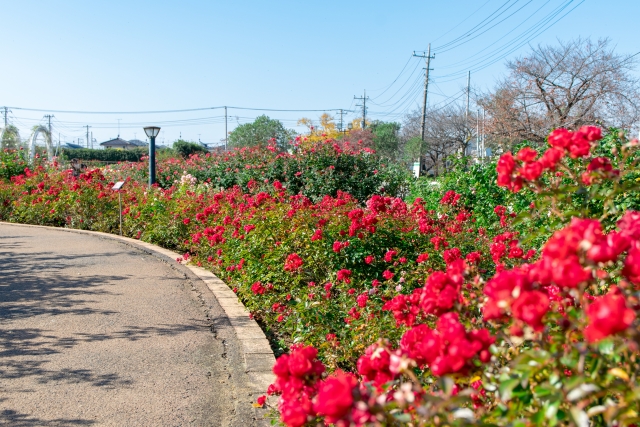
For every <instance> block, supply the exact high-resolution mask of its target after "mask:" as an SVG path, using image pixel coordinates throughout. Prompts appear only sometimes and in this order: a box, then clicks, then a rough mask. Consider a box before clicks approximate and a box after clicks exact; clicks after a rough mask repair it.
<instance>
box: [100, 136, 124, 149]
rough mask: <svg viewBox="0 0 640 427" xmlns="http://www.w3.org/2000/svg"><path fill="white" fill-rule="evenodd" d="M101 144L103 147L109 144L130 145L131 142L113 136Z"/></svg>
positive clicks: (111, 145) (112, 145)
mask: <svg viewBox="0 0 640 427" xmlns="http://www.w3.org/2000/svg"><path fill="white" fill-rule="evenodd" d="M100 145H102V146H103V147H107V146H110V147H114V146H119V147H129V146H130V145H131V144H130V143H129V141H125V140H124V139H122V138H113V139H110V140H108V141H105V142H101V143H100Z"/></svg>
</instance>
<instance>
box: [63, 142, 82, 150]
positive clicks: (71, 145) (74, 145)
mask: <svg viewBox="0 0 640 427" xmlns="http://www.w3.org/2000/svg"><path fill="white" fill-rule="evenodd" d="M64 148H72V149H78V148H84V147H83V146H82V145H78V144H71V143H70V142H65V143H64Z"/></svg>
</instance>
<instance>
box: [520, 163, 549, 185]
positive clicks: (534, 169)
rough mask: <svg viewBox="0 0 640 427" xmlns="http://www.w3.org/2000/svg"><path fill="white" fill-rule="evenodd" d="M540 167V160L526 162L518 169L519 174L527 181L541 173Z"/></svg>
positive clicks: (533, 179)
mask: <svg viewBox="0 0 640 427" xmlns="http://www.w3.org/2000/svg"><path fill="white" fill-rule="evenodd" d="M542 169H543V167H542V163H540V162H532V163H527V164H525V165H524V166H523V167H522V168H521V169H520V176H521V177H523V178H524V179H526V180H527V181H535V180H536V179H538V178H539V177H540V175H542Z"/></svg>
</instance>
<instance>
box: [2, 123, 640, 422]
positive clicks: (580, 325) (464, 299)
mask: <svg viewBox="0 0 640 427" xmlns="http://www.w3.org/2000/svg"><path fill="white" fill-rule="evenodd" d="M600 136H601V135H600V134H599V129H597V128H591V127H585V128H583V129H579V130H578V131H576V132H570V131H567V130H557V131H554V133H552V134H551V135H550V138H549V142H550V147H549V148H548V149H547V150H546V151H545V152H544V153H541V154H539V153H538V152H537V151H535V150H533V149H530V148H522V149H521V150H520V151H518V152H517V153H516V154H515V155H513V154H511V153H507V154H505V155H503V156H501V158H500V160H499V161H498V162H497V184H498V185H499V186H502V187H504V188H506V189H507V190H501V189H500V188H498V187H495V188H494V191H495V192H496V194H503V193H501V191H502V192H503V191H510V192H512V193H513V194H524V195H525V197H531V198H532V200H533V202H534V203H533V206H531V205H530V204H528V205H526V206H523V207H522V209H514V207H513V206H503V205H498V206H493V207H492V209H491V212H490V213H487V214H483V215H485V219H488V218H489V215H490V216H491V217H492V218H495V220H486V221H484V222H482V221H479V220H478V218H477V217H476V215H475V214H474V212H473V211H471V210H470V209H468V206H469V204H468V201H467V200H465V198H464V197H462V196H461V195H460V194H459V193H457V192H455V191H447V192H446V193H444V194H441V197H439V198H438V201H437V203H429V204H428V203H425V202H424V201H423V200H421V199H416V200H414V201H413V203H410V204H407V203H406V202H404V201H403V200H402V199H400V198H397V197H393V196H391V195H386V194H373V195H371V196H370V197H369V196H368V197H365V198H362V197H361V198H357V197H354V196H353V195H351V194H348V193H347V192H344V191H342V189H340V188H336V191H335V194H330V193H328V194H325V195H324V197H319V195H318V194H316V196H313V197H312V194H307V195H305V194H304V191H303V190H302V189H301V187H300V184H299V183H298V182H297V181H295V179H294V178H295V177H296V173H297V172H296V173H293V174H292V175H293V177H292V178H291V179H289V177H290V175H287V174H286V173H283V175H278V176H284V177H285V178H283V179H282V180H280V179H274V177H273V176H267V172H268V171H270V170H276V169H277V167H276V166H274V165H278V164H286V165H289V166H290V165H294V164H296V165H297V163H295V162H299V161H303V162H306V164H314V162H316V161H318V160H317V159H316V160H314V158H313V157H314V156H315V155H316V154H317V152H318V151H321V150H329V151H327V153H333V155H334V156H336V155H337V156H342V155H344V156H354V157H356V158H359V156H363V158H367V159H368V157H366V156H369V155H370V154H368V153H361V152H358V151H354V152H349V151H345V147H340V146H338V147H335V146H333V145H332V144H329V145H328V146H323V147H320V148H319V149H318V150H317V151H316V152H311V151H310V152H305V153H301V154H296V155H292V156H290V155H278V154H274V156H273V157H269V158H271V159H272V160H269V161H273V163H272V164H271V165H270V166H268V167H263V166H260V167H256V168H255V169H252V168H248V169H247V170H253V171H254V172H251V173H255V175H244V177H243V178H241V180H242V181H241V182H239V183H236V185H231V184H229V185H228V186H224V185H219V183H214V180H213V179H209V178H204V176H206V174H207V173H213V172H207V164H208V163H207V162H214V163H215V161H221V160H220V159H217V160H216V159H211V158H205V159H200V158H197V157H196V158H194V157H192V158H190V159H189V160H187V161H184V162H182V161H179V160H176V161H170V162H168V163H167V164H164V165H162V167H159V170H162V172H163V173H166V174H167V176H168V177H169V178H167V180H166V183H165V187H166V188H153V189H151V190H149V189H148V188H147V186H146V184H145V181H144V180H140V179H136V177H137V176H139V174H141V173H142V172H141V171H140V170H138V169H137V168H132V167H131V166H121V167H120V168H117V169H116V170H114V169H112V168H105V169H102V170H99V169H96V170H90V171H87V172H86V173H84V174H82V175H80V176H79V177H78V178H75V177H73V176H72V174H71V172H70V171H64V170H58V169H57V168H56V166H55V165H50V166H46V165H43V166H37V167H32V168H25V169H24V170H23V173H21V174H17V175H15V176H13V177H12V178H11V180H10V181H4V182H3V183H1V184H0V197H1V198H2V204H1V205H0V218H2V219H3V220H9V221H16V222H29V223H36V224H47V225H56V226H67V227H77V228H86V229H93V230H99V231H108V232H115V230H117V224H118V216H117V210H116V209H117V195H116V194H115V193H113V192H111V191H110V190H109V189H110V187H111V185H112V183H113V181H114V180H115V179H117V178H120V177H123V176H124V177H126V179H127V181H128V182H127V184H126V186H125V187H124V188H125V189H124V190H123V204H124V231H125V234H127V235H129V236H132V237H135V238H139V239H144V240H146V241H150V242H154V243H157V244H161V245H163V246H165V247H168V248H172V249H176V250H178V251H180V252H182V253H184V256H183V257H182V258H181V259H180V261H183V260H188V261H189V262H193V263H196V264H198V265H201V266H204V267H207V268H210V269H212V270H213V271H215V272H216V273H217V274H218V275H219V276H220V277H222V278H223V279H224V280H225V281H226V282H227V283H228V284H229V286H230V287H232V288H233V289H234V291H235V292H236V293H237V294H238V296H239V297H240V298H241V300H242V301H243V303H244V304H245V305H246V306H247V308H248V309H249V310H250V311H251V313H252V316H254V317H255V318H256V320H258V321H259V322H260V323H261V324H262V326H263V327H264V329H265V331H266V332H267V334H268V336H269V337H270V339H271V342H272V343H273V346H274V350H275V351H276V353H278V354H282V355H281V356H280V357H279V358H278V360H277V363H276V366H275V367H274V373H275V374H276V376H277V380H276V382H275V383H274V384H273V385H272V386H271V387H270V388H269V390H268V394H270V395H275V396H278V397H277V399H276V400H277V401H276V402H275V403H274V405H275V407H276V408H277V409H278V411H279V414H280V419H281V421H282V422H283V423H284V424H286V425H288V426H303V425H315V424H317V423H322V422H324V423H327V424H336V425H343V426H346V425H367V424H372V425H403V424H409V425H425V426H427V425H429V426H430V425H437V426H439V425H442V426H445V425H514V426H519V425H522V426H525V425H540V426H543V425H544V426H546V425H571V424H573V425H579V426H586V425H589V424H590V423H591V425H611V426H615V425H619V426H622V425H634V423H636V422H637V421H638V420H637V418H638V413H637V411H638V409H639V408H638V404H639V403H640V401H639V400H640V397H639V396H640V395H639V394H638V390H640V388H639V387H638V382H637V379H636V373H637V371H638V366H637V365H638V344H639V343H640V337H638V334H637V322H638V320H637V318H638V316H637V312H638V309H640V302H639V300H638V298H639V297H640V294H638V291H637V288H638V286H640V267H639V265H640V213H638V212H635V211H633V210H630V209H627V208H625V203H626V202H625V201H628V200H636V199H635V198H637V189H636V188H635V187H634V186H635V183H636V182H635V176H636V174H637V153H636V150H637V145H638V142H637V141H635V140H634V141H626V140H624V139H622V138H619V139H618V141H617V143H616V144H617V145H615V146H614V147H610V149H607V148H606V147H603V145H602V144H600V143H599V142H600ZM604 145H605V146H606V141H605V144H604ZM338 150H341V151H340V152H338ZM263 155H264V156H271V154H266V153H261V152H260V151H255V152H249V151H240V152H238V153H236V154H234V156H238V157H237V158H236V157H233V158H232V157H230V160H224V159H222V161H230V162H236V161H237V162H239V163H241V160H240V159H241V158H242V156H249V157H250V156H257V157H260V156H263ZM296 156H297V157H304V156H307V157H308V158H306V159H305V160H300V159H298V158H297V157H296ZM318 156H319V158H322V156H324V154H322V153H319V154H318ZM327 156H329V155H328V154H327ZM278 159H286V161H285V160H282V162H283V163H278V162H279V161H280V160H278ZM372 159H374V160H375V158H374V157H372ZM374 160H372V162H373V161H374ZM345 161H346V162H347V163H348V164H352V165H355V164H357V161H354V162H353V163H349V162H350V160H345ZM358 161H359V160H358ZM377 161H378V160H375V162H377ZM286 162H289V163H286ZM375 162H374V163H371V164H370V165H372V164H375ZM289 166H287V167H289ZM214 167H220V168H222V166H214ZM278 167H279V166H278ZM296 167H297V166H296ZM245 169H246V168H245ZM225 170H226V168H225ZM287 170H288V169H287ZM314 170H315V169H312V168H311V169H308V170H307V169H305V171H306V172H309V171H314ZM354 170H355V169H354ZM358 170H359V173H362V174H363V175H364V176H367V175H376V174H375V173H373V172H375V170H373V171H371V170H366V171H361V170H360V169H358ZM256 171H259V172H256ZM174 172H176V173H174ZM298 172H300V170H298ZM314 173H315V172H314ZM198 174H202V175H198ZM238 174H240V175H241V173H240V168H238ZM309 174H311V172H309ZM301 175H304V173H302V174H301ZM220 176H221V177H222V176H223V175H222V174H221V175H220ZM225 176H226V175H225ZM225 179H226V178H225ZM229 179H231V178H229ZM233 179H240V178H238V177H235V178H233ZM305 182H307V184H305V185H311V184H309V182H311V181H305ZM240 184H242V185H240ZM338 184H339V182H336V183H335V186H336V187H337V186H338ZM218 185H219V186H220V187H225V188H224V189H222V190H220V189H219V188H218ZM332 185H333V184H332ZM227 187H228V188H227ZM304 188H307V187H304ZM311 188H314V187H313V186H312V185H311ZM318 188H321V187H318ZM363 188H365V187H363ZM314 191H316V190H314ZM317 191H320V190H317ZM365 193H366V192H364V193H362V194H365ZM534 195H535V196H534ZM550 216H552V217H553V221H549V220H548V219H547V218H549V217H550ZM516 221H517V222H518V223H516ZM545 221H546V222H545ZM540 223H544V224H547V225H550V228H549V230H547V231H546V236H548V239H547V238H545V239H543V240H544V241H543V242H542V243H540V244H537V243H536V242H535V241H532V240H531V239H529V236H528V234H529V233H530V232H532V231H534V230H531V228H533V225H535V224H540ZM527 224H529V226H528V227H529V230H528V229H527V226H526V225H527ZM517 227H519V228H517ZM534 243H536V244H534ZM268 402H269V401H268V400H267V399H266V398H264V397H262V398H261V399H259V403H260V404H261V405H263V404H267V403H268Z"/></svg>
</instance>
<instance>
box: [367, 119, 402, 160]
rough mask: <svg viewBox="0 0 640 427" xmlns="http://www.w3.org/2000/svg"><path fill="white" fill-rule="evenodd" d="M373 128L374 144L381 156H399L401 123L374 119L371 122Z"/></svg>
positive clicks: (391, 157) (392, 157) (393, 157)
mask: <svg viewBox="0 0 640 427" xmlns="http://www.w3.org/2000/svg"><path fill="white" fill-rule="evenodd" d="M371 129H372V130H373V146H374V148H375V150H376V151H377V152H378V154H379V155H380V156H383V157H387V158H389V159H392V160H395V159H396V157H397V156H398V149H399V145H400V137H399V135H398V132H399V131H400V124H399V123H396V122H382V121H378V120H376V121H374V122H373V123H372V124H371Z"/></svg>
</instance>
